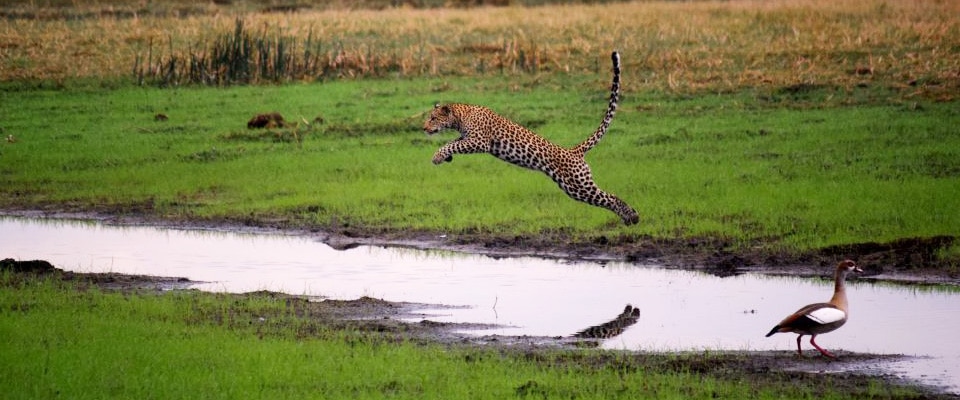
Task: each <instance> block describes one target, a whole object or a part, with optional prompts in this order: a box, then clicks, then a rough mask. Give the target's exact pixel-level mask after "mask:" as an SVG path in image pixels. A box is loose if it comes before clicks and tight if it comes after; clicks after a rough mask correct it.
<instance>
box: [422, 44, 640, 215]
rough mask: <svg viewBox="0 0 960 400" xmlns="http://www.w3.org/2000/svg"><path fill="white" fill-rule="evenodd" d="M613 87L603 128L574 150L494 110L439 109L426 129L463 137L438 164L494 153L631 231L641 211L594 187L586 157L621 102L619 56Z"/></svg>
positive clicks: (469, 107) (615, 60) (475, 107)
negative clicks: (601, 210)
mask: <svg viewBox="0 0 960 400" xmlns="http://www.w3.org/2000/svg"><path fill="white" fill-rule="evenodd" d="M611 60H612V63H613V83H612V84H611V86H610V99H609V103H608V104H607V110H606V113H605V114H604V116H603V119H602V120H601V122H600V126H599V127H597V129H596V130H595V131H594V132H593V134H591V135H590V136H589V137H587V138H586V139H585V140H584V141H582V142H580V143H578V144H577V145H575V146H573V147H569V148H567V147H562V146H559V145H557V144H554V143H552V142H550V141H549V140H547V139H546V138H544V137H543V136H540V135H538V134H536V133H534V132H533V131H531V130H529V129H527V128H525V127H523V126H522V125H520V124H518V123H516V122H513V121H511V120H510V119H508V118H506V117H503V116H501V115H499V114H497V113H495V112H493V111H492V110H491V109H489V108H487V107H484V106H479V105H473V104H464V103H447V104H436V105H435V106H434V108H433V110H431V112H430V115H429V117H428V118H427V120H426V122H424V125H423V131H424V132H425V133H426V134H427V135H433V134H436V133H438V132H441V131H443V130H446V129H449V130H456V131H458V132H459V133H460V137H458V138H456V139H454V140H453V141H451V142H449V143H446V144H445V145H443V146H442V147H440V148H439V149H438V150H437V152H436V153H435V154H434V155H433V163H434V164H436V165H440V164H442V163H445V162H452V161H453V155H454V154H471V153H489V154H491V155H493V156H495V157H497V158H499V159H501V160H503V161H506V162H508V163H511V164H514V165H517V166H520V167H523V168H528V169H532V170H537V171H541V172H543V173H545V174H547V176H549V177H550V178H551V179H553V181H554V182H555V183H556V184H557V185H558V186H559V187H560V189H561V190H563V192H564V193H566V194H567V195H568V196H569V197H571V198H573V199H574V200H577V201H581V202H584V203H587V204H590V205H593V206H597V207H602V208H606V209H608V210H610V211H612V212H613V213H615V214H617V216H619V217H620V219H621V220H622V221H623V223H624V224H626V225H633V224H636V223H637V222H639V221H640V216H639V214H637V211H636V210H635V209H634V208H633V207H631V206H630V205H628V204H627V203H626V202H624V201H623V200H621V199H620V198H619V197H617V196H615V195H613V194H611V193H607V192H605V191H603V190H601V189H600V187H599V186H597V184H596V182H594V179H593V174H592V172H591V170H590V166H589V165H587V162H586V159H585V155H586V153H587V151H589V150H590V149H592V148H593V147H594V146H596V145H597V143H599V142H600V139H601V138H603V135H604V134H606V133H607V130H608V129H609V127H610V123H611V121H613V117H614V115H615V114H616V111H617V106H618V103H619V101H620V54H619V53H618V52H616V51H614V52H613V53H612V54H611Z"/></svg>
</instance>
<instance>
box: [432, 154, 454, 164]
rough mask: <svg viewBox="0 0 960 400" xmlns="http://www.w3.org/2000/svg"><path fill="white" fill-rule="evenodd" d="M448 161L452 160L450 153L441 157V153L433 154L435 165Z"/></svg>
mask: <svg viewBox="0 0 960 400" xmlns="http://www.w3.org/2000/svg"><path fill="white" fill-rule="evenodd" d="M450 161H453V155H452V154H451V155H449V156H446V157H443V155H440V154H436V155H434V156H433V163H434V164H436V165H440V164H441V163H445V162H450Z"/></svg>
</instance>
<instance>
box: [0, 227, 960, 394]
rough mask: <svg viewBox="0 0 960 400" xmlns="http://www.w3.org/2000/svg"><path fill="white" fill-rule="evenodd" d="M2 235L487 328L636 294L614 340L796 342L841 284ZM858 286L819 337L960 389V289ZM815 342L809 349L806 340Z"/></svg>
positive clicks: (227, 235) (61, 233) (124, 264)
mask: <svg viewBox="0 0 960 400" xmlns="http://www.w3.org/2000/svg"><path fill="white" fill-rule="evenodd" d="M0 246H2V247H0V258H8V257H12V258H15V259H19V260H32V259H43V260H47V261H50V262H51V263H53V264H54V265H55V266H57V267H59V268H62V269H66V270H71V271H79V272H108V271H109V272H120V273H129V274H145V275H159V276H179V277H187V278H189V279H191V280H194V281H202V282H205V283H202V284H198V285H196V286H195V287H196V288H199V289H202V290H209V291H228V292H247V291H254V290H273V291H281V292H285V293H290V294H303V295H311V296H322V297H325V298H334V299H355V298H358V297H360V296H371V297H377V298H382V299H385V300H390V301H405V302H417V303H427V304H445V305H456V306H466V307H463V308H455V309H442V310H427V312H430V313H433V314H434V315H431V316H430V317H429V318H430V319H431V320H435V321H443V322H469V323H482V324H497V325H498V326H500V327H498V328H495V329H492V330H486V331H482V332H477V333H482V334H491V333H492V334H502V335H537V336H540V335H544V336H563V335H569V334H572V333H574V332H576V331H578V330H580V329H583V328H586V327H587V326H590V325H594V324H598V323H602V322H605V321H607V320H609V319H611V318H613V317H614V316H616V315H617V314H618V313H619V312H620V311H621V310H622V309H623V307H624V306H625V305H626V304H633V305H634V306H637V307H639V308H640V310H641V316H640V320H639V322H638V323H637V324H636V325H634V326H633V327H631V328H629V329H628V330H627V331H626V332H624V334H623V335H621V336H619V337H617V338H614V339H611V340H608V341H607V342H605V343H604V344H603V347H606V348H620V349H629V350H652V351H672V350H702V349H717V350H791V349H794V348H795V347H794V346H795V345H796V344H795V337H796V336H795V335H793V334H778V335H775V336H773V337H770V338H765V337H764V334H766V333H767V331H769V330H770V328H771V327H773V325H775V324H776V323H777V322H779V321H780V319H782V318H783V317H784V316H786V315H788V314H790V313H792V312H793V311H795V310H796V309H798V308H799V307H800V306H803V305H806V304H808V303H813V302H822V301H826V300H828V299H829V298H830V295H831V292H832V289H833V288H832V282H829V281H823V280H814V279H800V278H788V277H769V276H762V275H753V274H746V275H740V276H736V277H728V278H718V277H715V276H711V275H706V274H702V273H698V272H691V271H678V270H670V269H664V268H658V267H656V266H637V265H633V264H623V263H606V265H601V264H597V263H590V262H564V261H558V260H545V259H539V258H533V257H520V258H501V259H494V258H491V257H487V256H482V255H474V254H461V253H453V252H442V251H422V250H411V249H400V248H382V247H372V246H362V247H359V248H356V249H352V250H346V251H338V250H334V249H333V248H331V247H329V246H327V245H325V244H323V243H321V242H319V241H317V240H316V238H310V237H302V236H282V235H268V234H262V233H260V234H254V233H238V232H225V231H210V230H179V229H168V228H154V227H129V226H111V225H103V224H99V223H93V222H83V221H71V220H51V219H30V218H20V217H3V216H0ZM824 272H825V273H829V272H830V271H824ZM848 297H849V299H850V307H851V316H850V320H849V321H848V322H847V324H846V325H845V326H844V327H843V328H841V329H840V330H838V331H835V332H832V333H829V334H825V335H823V336H821V337H820V338H819V340H818V341H817V343H819V344H820V345H821V346H823V347H824V348H826V349H829V350H838V351H840V352H841V357H842V352H843V351H853V352H868V353H880V354H905V355H916V356H920V357H917V358H911V359H908V360H906V361H901V362H896V363H890V364H888V365H881V366H877V367H876V368H877V369H878V370H880V371H882V372H889V373H894V374H897V375H900V376H904V377H907V378H912V379H917V380H920V381H922V382H925V383H928V384H932V385H937V386H947V387H948V390H949V391H951V392H955V393H960V345H957V342H956V337H957V336H956V335H957V332H960V293H957V292H953V293H950V292H947V291H938V290H928V289H918V288H916V287H909V286H894V285H879V284H871V283H865V282H857V281H855V280H854V281H851V282H848ZM804 349H805V350H810V349H811V347H810V346H809V344H808V341H807V340H806V338H805V340H804ZM807 354H808V356H810V357H812V356H813V353H807Z"/></svg>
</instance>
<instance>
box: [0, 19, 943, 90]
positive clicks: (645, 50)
mask: <svg viewBox="0 0 960 400" xmlns="http://www.w3.org/2000/svg"><path fill="white" fill-rule="evenodd" d="M205 7H206V8H203V9H202V10H199V11H195V12H193V13H185V14H186V15H175V16H163V15H160V16H153V15H148V16H138V15H136V14H134V15H133V16H131V17H117V16H112V15H111V16H107V17H94V18H84V19H52V20H51V19H41V18H34V19H12V20H9V21H8V22H7V23H5V24H2V26H0V65H2V68H0V80H2V81H14V80H28V81H54V82H63V81H65V80H70V79H76V78H92V79H97V80H116V79H129V78H130V77H131V75H132V77H133V80H134V81H136V82H138V83H141V84H165V85H184V84H194V83H199V84H216V85H222V84H228V83H254V84H255V83H267V82H271V83H272V82H290V81H315V80H329V79H359V78H382V77H425V76H426V77H432V76H477V75H491V74H508V75H512V74H533V75H540V74H552V73H572V74H577V73H584V72H597V71H600V70H603V69H605V68H606V57H607V54H608V53H609V51H610V50H612V49H619V50H620V51H621V52H623V53H624V55H625V57H624V60H625V62H626V63H627V65H626V67H627V68H629V69H630V70H631V71H637V72H635V74H638V75H639V76H635V77H634V79H631V80H629V81H628V82H626V84H627V85H628V88H627V89H628V90H660V91H674V92H724V91H730V90H736V89H738V88H743V87H763V86H773V87H789V86H793V85H802V84H817V85H828V86H832V87H841V88H852V87H855V86H857V85H863V84H872V83H880V84H883V85H885V86H888V87H892V88H896V89H899V90H901V92H902V93H904V94H905V95H907V96H916V95H926V96H928V97H933V98H936V99H940V100H944V101H948V100H952V99H953V97H954V96H955V95H954V93H956V92H957V89H958V87H960V84H958V82H960V51H958V49H960V26H958V21H960V18H958V17H956V15H960V3H957V2H942V1H916V2H882V1H866V2H863V1H848V0H841V1H830V0H810V1H804V2H761V1H729V2H631V3H609V4H579V5H548V6H540V7H519V6H510V7H477V8H469V9H464V8H431V9H420V8H410V7H400V8H387V9H382V10H370V9H359V10H356V9H353V10H351V9H330V10H316V9H303V10H300V11H295V12H283V13H277V12H271V13H264V12H251V11H249V8H247V9H244V8H243V7H238V6H217V5H208V6H205ZM238 28H242V31H240V30H238ZM238 34H240V35H239V36H238ZM231 38H234V39H236V38H239V39H242V40H248V41H249V42H248V44H250V45H251V46H252V47H251V50H252V51H250V52H248V53H233V54H232V56H235V57H238V58H236V59H233V60H230V63H233V64H237V63H248V65H249V69H248V70H247V71H252V72H254V73H252V74H249V76H247V77H246V78H244V79H233V78H230V79H227V78H224V77H223V74H225V73H227V74H228V73H230V72H229V71H228V70H225V69H224V64H217V63H215V62H213V60H215V59H216V57H217V56H218V55H222V53H218V51H219V50H222V46H224V45H225V43H224V41H225V40H227V39H231ZM228 64H229V63H228Z"/></svg>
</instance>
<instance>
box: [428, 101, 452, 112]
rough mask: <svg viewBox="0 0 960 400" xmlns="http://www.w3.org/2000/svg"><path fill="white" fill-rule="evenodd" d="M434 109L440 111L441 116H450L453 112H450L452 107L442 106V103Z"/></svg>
mask: <svg viewBox="0 0 960 400" xmlns="http://www.w3.org/2000/svg"><path fill="white" fill-rule="evenodd" d="M433 108H434V109H439V110H440V115H450V113H451V112H452V111H451V110H450V106H449V105H446V104H443V105H441V104H440V103H437V104H436V105H434V106H433Z"/></svg>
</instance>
